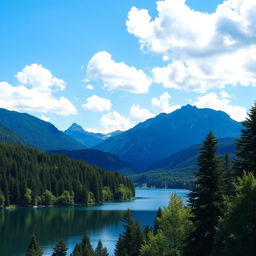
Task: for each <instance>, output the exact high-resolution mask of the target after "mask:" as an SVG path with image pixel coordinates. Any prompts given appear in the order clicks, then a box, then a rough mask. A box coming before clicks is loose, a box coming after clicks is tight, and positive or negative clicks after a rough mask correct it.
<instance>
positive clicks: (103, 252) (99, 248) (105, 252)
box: [94, 240, 109, 256]
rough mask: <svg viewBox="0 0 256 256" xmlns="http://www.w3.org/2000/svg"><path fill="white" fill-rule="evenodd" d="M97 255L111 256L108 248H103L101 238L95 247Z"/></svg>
mask: <svg viewBox="0 0 256 256" xmlns="http://www.w3.org/2000/svg"><path fill="white" fill-rule="evenodd" d="M94 255H95V256H109V254H108V250H107V248H103V245H102V242H101V240H100V241H99V242H98V245H97V247H96V249H95V254H94Z"/></svg>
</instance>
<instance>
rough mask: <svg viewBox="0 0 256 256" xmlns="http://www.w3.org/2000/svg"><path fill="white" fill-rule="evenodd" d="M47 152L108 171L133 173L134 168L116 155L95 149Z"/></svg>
mask: <svg viewBox="0 0 256 256" xmlns="http://www.w3.org/2000/svg"><path fill="white" fill-rule="evenodd" d="M49 153H51V154H52V153H53V154H63V155H66V156H68V157H70V158H73V159H77V160H82V161H85V162H87V163H88V164H90V165H95V166H97V167H100V168H103V169H105V170H108V171H117V172H119V173H122V174H125V175H128V174H134V173H135V170H134V168H133V167H132V166H131V165H130V164H129V163H127V162H125V161H122V160H120V158H119V157H118V156H115V155H113V154H111V153H107V152H103V151H99V150H95V149H85V150H74V151H69V150H57V151H49Z"/></svg>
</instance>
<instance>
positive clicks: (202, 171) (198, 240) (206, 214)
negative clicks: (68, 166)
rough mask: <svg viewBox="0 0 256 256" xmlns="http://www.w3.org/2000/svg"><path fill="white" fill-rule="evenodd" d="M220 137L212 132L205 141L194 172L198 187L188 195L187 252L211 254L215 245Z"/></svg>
mask: <svg viewBox="0 0 256 256" xmlns="http://www.w3.org/2000/svg"><path fill="white" fill-rule="evenodd" d="M216 144H217V141H216V139H215V137H214V136H213V134H212V133H211V132H210V133H209V134H208V135H207V137H206V139H205V140H204V142H203V145H202V147H201V149H200V155H199V158H198V171H197V172H196V173H195V176H196V181H195V188H194V189H193V190H192V192H191V193H190V195H189V204H190V206H191V213H192V217H191V221H192V222H193V224H194V230H193V231H192V232H191V233H190V235H189V238H188V244H187V246H186V248H185V255H191V252H193V255H195V256H199V255H200V256H209V255H210V253H211V250H212V247H213V241H214V236H215V232H216V231H215V230H216V225H217V222H218V218H219V216H220V215H221V208H222V202H223V198H222V176H221V172H220V170H221V168H220V161H219V159H218V158H217V156H216Z"/></svg>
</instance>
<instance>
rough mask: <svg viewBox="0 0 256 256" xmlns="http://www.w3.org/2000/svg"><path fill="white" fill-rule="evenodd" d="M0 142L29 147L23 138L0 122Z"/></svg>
mask: <svg viewBox="0 0 256 256" xmlns="http://www.w3.org/2000/svg"><path fill="white" fill-rule="evenodd" d="M0 142H4V143H6V144H12V145H21V146H26V147H30V146H31V145H30V144H29V143H27V142H26V141H25V140H23V139H22V138H20V137H19V136H17V135H16V134H15V133H14V132H12V131H11V130H9V129H8V128H6V127H5V126H3V125H2V124H0Z"/></svg>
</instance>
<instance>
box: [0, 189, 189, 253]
mask: <svg viewBox="0 0 256 256" xmlns="http://www.w3.org/2000/svg"><path fill="white" fill-rule="evenodd" d="M173 192H176V193H177V195H178V196H180V197H182V198H183V199H184V201H186V197H187V193H188V191H187V190H181V189H178V190H174V189H137V190H136V200H134V201H130V202H123V203H106V204H104V205H101V206H95V207H51V208H47V207H45V208H39V209H30V208H19V209H16V210H0V255H1V256H21V255H23V256H24V255H25V252H26V248H27V245H28V243H29V241H30V239H31V235H32V233H33V232H34V233H35V234H36V236H37V238H38V240H39V242H40V245H41V247H42V249H43V251H44V255H47V256H48V255H51V253H52V248H53V247H54V245H55V243H56V242H57V241H58V240H60V239H63V240H65V241H66V243H67V245H68V248H69V254H70V253H71V252H72V250H73V248H74V247H75V245H76V243H78V242H80V241H81V238H82V234H83V232H85V231H86V232H87V233H88V234H89V236H90V239H91V242H92V244H93V246H94V247H95V246H96V244H97V242H98V240H99V239H101V240H102V242H103V245H104V246H106V247H107V248H108V250H109V252H110V255H113V251H114V247H115V242H116V240H117V238H118V235H119V234H120V233H121V232H122V231H123V226H122V219H123V218H124V216H125V212H126V210H127V209H128V208H129V209H130V210H132V212H133V217H134V218H136V219H138V220H139V221H140V222H141V224H142V226H143V227H145V226H146V225H151V226H153V223H154V218H155V215H156V211H157V209H158V208H159V207H163V206H167V204H168V202H169V197H170V194H171V193H173ZM69 254H68V255H69Z"/></svg>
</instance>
